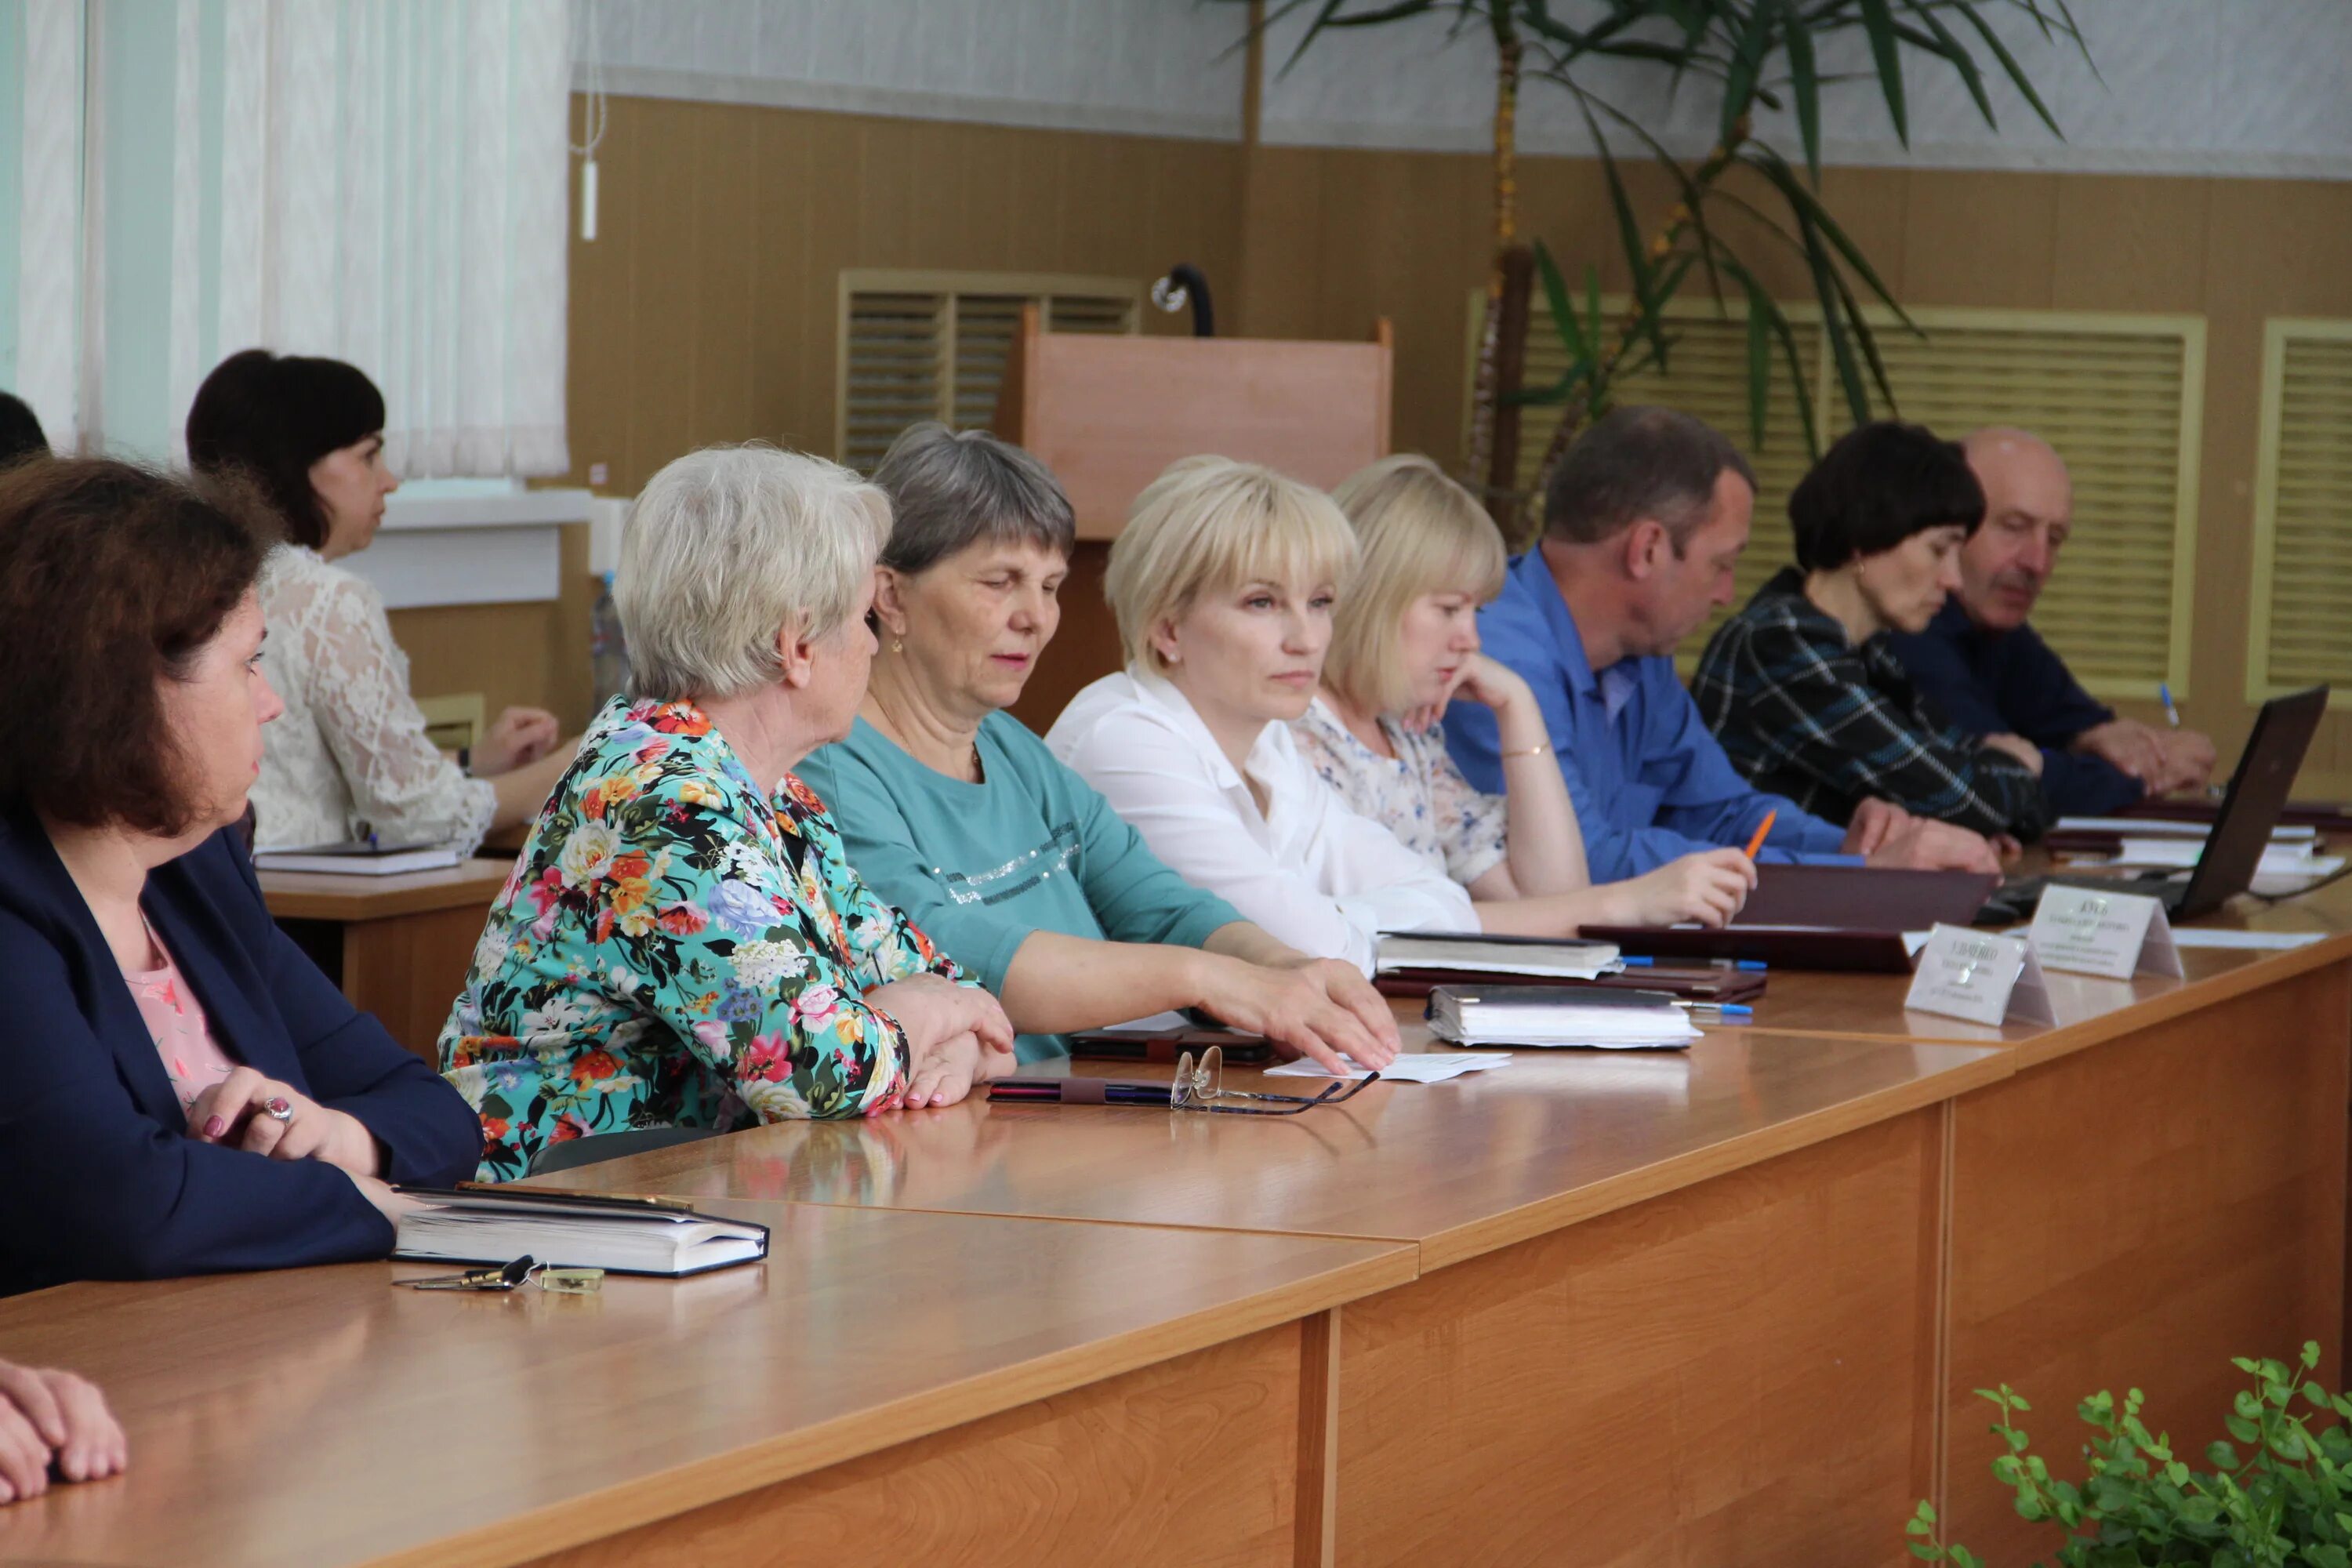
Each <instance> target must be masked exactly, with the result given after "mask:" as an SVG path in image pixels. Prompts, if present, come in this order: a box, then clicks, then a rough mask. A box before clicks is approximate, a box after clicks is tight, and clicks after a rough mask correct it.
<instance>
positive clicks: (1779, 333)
mask: <svg viewBox="0 0 2352 1568" xmlns="http://www.w3.org/2000/svg"><path fill="white" fill-rule="evenodd" d="M1723 269H1724V270H1725V271H1727V272H1728V273H1730V274H1731V275H1732V276H1733V277H1735V278H1737V279H1739V281H1740V282H1741V283H1742V284H1743V285H1745V286H1746V288H1747V290H1748V306H1749V309H1750V310H1751V311H1752V310H1754V308H1755V306H1756V304H1757V303H1758V302H1759V301H1761V303H1762V304H1763V307H1764V310H1765V314H1766V318H1767V321H1768V322H1769V325H1770V327H1771V329H1772V335H1773V336H1774V337H1775V338H1777V339H1778V340H1779V341H1780V357H1781V360H1782V362H1783V363H1786V364H1787V366H1788V367H1789V386H1790V390H1791V391H1792V392H1794V393H1795V394H1796V397H1795V399H1794V401H1795V403H1796V405H1797V419H1798V422H1799V424H1800V425H1801V426H1803V428H1804V432H1805V454H1806V456H1807V457H1809V458H1816V459H1818V458H1820V457H1821V454H1822V438H1821V432H1820V431H1819V430H1817V429H1816V428H1814V426H1813V389H1812V387H1811V385H1809V384H1807V382H1806V380H1805V362H1804V357H1803V356H1802V355H1801V354H1800V353H1798V352H1797V334H1796V332H1795V331H1794V330H1793V329H1791V328H1790V325H1789V318H1788V315H1787V313H1786V312H1785V311H1783V310H1781V309H1780V301H1779V300H1775V299H1773V298H1772V296H1771V293H1770V292H1769V290H1768V289H1765V287H1764V286H1763V284H1762V283H1760V282H1759V281H1758V279H1757V277H1756V275H1755V274H1754V273H1752V272H1750V271H1748V268H1746V267H1745V266H1743V265H1742V264H1741V263H1740V262H1739V261H1738V260H1737V259H1736V258H1731V257H1728V256H1727V257H1725V258H1724V260H1723ZM1758 445H1759V446H1760V445H1762V442H1761V441H1760V440H1759V443H1758ZM2008 1392H2009V1391H2008V1390H2007V1389H2003V1390H2002V1391H2001V1392H2000V1394H1994V1393H1992V1392H1991V1391H1990V1390H1989V1389H1982V1388H1980V1389H1978V1390H1977V1393H1978V1394H1979V1396H1980V1397H1982V1398H1985V1399H1990V1400H1991V1401H1992V1402H1993V1403H1994V1404H1996V1405H2000V1406H2001V1407H2002V1409H2003V1410H2004V1411H2006V1410H2007V1409H2008V1408H2009V1407H2010V1402H2009V1400H2008V1397H2007V1395H2008ZM2019 1403H2020V1404H2021V1403H2022V1402H2019ZM1993 1430H1994V1431H1996V1432H1997V1431H2000V1427H1998V1426H1996V1427H1994V1428H1993ZM2005 1457H2006V1456H2004V1458H2005Z"/></svg>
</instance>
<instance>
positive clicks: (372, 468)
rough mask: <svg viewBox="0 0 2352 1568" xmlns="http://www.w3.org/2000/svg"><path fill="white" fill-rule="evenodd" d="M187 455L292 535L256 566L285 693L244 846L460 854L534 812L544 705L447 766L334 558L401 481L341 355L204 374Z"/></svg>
mask: <svg viewBox="0 0 2352 1568" xmlns="http://www.w3.org/2000/svg"><path fill="white" fill-rule="evenodd" d="M188 457H189V460H190V461H191V462H192V463H193V464H194V466H195V467H196V468H199V469H203V470H207V471H213V470H221V469H235V470H237V471H239V472H241V473H243V474H244V475H245V476H246V477H247V479H251V480H252V481H253V482H254V483H255V484H256V485H257V486H258V487H259V488H260V489H261V491H262V493H263V494H264V496H266V497H267V498H268V500H269V502H270V503H271V504H272V505H273V506H274V507H275V508H276V509H277V510H278V514H279V516H280V518H281V519H282V520H283V521H284V523H285V525H286V532H287V538H288V542H287V543H285V544H283V545H281V546H279V547H278V549H276V550H274V551H273V552H271V553H270V558H269V562H268V565H267V566H266V567H265V568H264V569H263V572H262V577H261V609H262V616H263V618H264V619H265V621H266V622H267V623H268V628H269V640H268V644H267V645H266V647H265V648H264V651H263V654H262V662H263V665H264V667H265V668H267V670H268V676H269V680H270V684H271V685H273V686H275V687H276V688H277V689H278V695H279V696H280V697H282V698H283V699H284V700H285V702H286V713H285V716H284V718H282V719H281V720H279V721H278V722H277V723H276V724H273V725H271V726H270V728H269V733H268V745H267V747H266V749H265V752H264V753H263V757H262V763H261V776H260V778H259V780H258V781H257V782H256V784H254V787H253V795H252V799H253V808H254V827H255V843H256V844H257V846H258V847H261V848H265V849H274V848H287V847H299V846H304V845H311V844H326V843H334V842H338V841H341V840H345V839H351V838H354V837H360V836H362V834H365V833H367V832H371V831H373V833H374V834H375V835H376V837H378V838H379V839H381V840H383V842H385V843H388V844H389V843H401V844H417V843H434V844H455V845H457V846H458V847H461V848H464V849H467V850H471V849H472V848H473V847H475V846H476V845H478V844H479V843H480V842H481V839H482V836H483V835H484V834H485V833H487V832H489V831H490V830H491V829H493V828H498V827H505V826H511V825H513V824H516V823H520V822H525V821H528V820H529V819H530V817H531V816H533V815H534V814H536V813H537V811H538V810H539V807H540V804H541V802H542V801H544V800H545V799H546V798H547V793H548V791H549V789H550V788H551V786H552V785H553V784H554V783H555V780H556V777H557V776H558V775H559V774H560V773H562V771H563V765H564V763H565V762H566V761H567V760H568V758H569V755H570V752H571V748H569V747H565V746H559V745H558V744H557V734H558V731H557V724H556V721H555V715H553V714H552V713H549V712H546V711H545V710H541V709H537V708H509V709H507V710H505V711H504V712H502V713H500V714H499V716H498V718H497V720H496V721H493V722H492V723H491V724H490V725H489V727H488V729H487V730H486V731H484V732H483V734H482V737H481V739H480V741H479V742H477V743H476V744H475V745H474V747H473V748H472V750H471V752H470V754H468V753H467V752H460V753H459V754H458V755H457V758H455V759H454V760H453V759H452V758H450V757H449V756H447V755H446V754H445V753H443V752H441V751H440V750H439V749H438V748H436V746H435V745H434V744H433V742H432V741H431V740H430V739H428V738H427V737H426V735H425V715H424V714H423V713H421V712H420V711H418V710H417V707H416V703H415V700H414V699H413V698H412V697H411V696H410V695H409V690H408V658H407V656H406V655H404V654H403V653H402V652H401V650H400V645H399V644H397V643H395V642H394V641H393V637H392V626H391V623H390V622H389V621H387V620H386V619H385V617H384V610H383V597H382V596H381V595H378V594H377V592H376V591H375V589H374V588H373V587H371V586H370V585H369V584H367V583H366V582H364V581H363V580H362V579H361V578H359V577H357V576H355V575H353V574H352V573H351V572H349V571H347V570H345V569H344V568H342V567H341V566H338V565H336V564H334V563H336V562H337V561H339V560H341V558H343V557H344V556H347V555H351V554H353V553H355V552H359V551H362V550H364V549H366V548H367V547H368V545H369V543H370V542H372V541H373V539H374V537H375V531H376V527H377V525H378V524H380V523H381V522H383V503H384V498H385V497H387V496H389V495H391V494H392V492H393V491H394V490H395V489H398V488H399V484H400V481H399V480H397V479H394V478H393V476H392V473H391V470H390V469H389V468H386V467H385V466H384V462H383V394H382V393H381V392H379V391H377V390H376V386H375V384H374V383H373V382H372V381H370V380H369V379H368V378H367V376H366V374H364V373H362V372H361V371H360V370H358V369H356V368H355V367H353V366H352V365H348V364H345V363H342V362H341V361H340V360H331V359H308V358H302V357H299V356H297V355H292V354H287V355H278V354H272V353H268V351H267V350H263V349H247V350H246V351H245V352H244V353H237V354H232V355H230V356H229V357H228V358H227V359H226V360H223V361H222V362H221V363H220V364H219V365H218V366H217V367H216V368H215V370H214V371H213V373H212V374H211V375H209V376H207V377H205V384H204V385H203V386H201V387H199V388H198V389H197V391H196V398H195V402H194V405H192V406H191V407H190V408H189V410H188Z"/></svg>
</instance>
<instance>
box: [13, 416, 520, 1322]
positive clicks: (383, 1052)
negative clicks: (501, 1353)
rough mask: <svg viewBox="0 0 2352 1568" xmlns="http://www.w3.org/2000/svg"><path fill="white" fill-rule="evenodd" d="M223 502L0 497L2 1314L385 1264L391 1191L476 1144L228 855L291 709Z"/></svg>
mask: <svg viewBox="0 0 2352 1568" xmlns="http://www.w3.org/2000/svg"><path fill="white" fill-rule="evenodd" d="M267 530H268V524H267V522H266V521H265V520H263V519H261V518H259V517H257V514H256V507H255V503H253V502H252V501H251V500H248V499H247V498H246V497H245V496H244V495H243V494H242V492H241V491H240V490H238V489H236V487H234V486H215V487H207V488H205V489H198V488H194V487H191V486H189V485H185V484H183V483H180V482H179V481H176V480H173V479H165V478H163V477H162V476H160V475H156V474H152V473H148V472H146V471H144V470H142V469H139V468H131V467H129V466H127V465H124V464H121V463H114V462H107V461H103V460H100V459H96V458H70V459H68V458H59V459H57V460H54V461H50V462H45V463H36V464H26V465H23V466H21V467H19V468H14V469H11V470H9V471H8V472H7V473H5V475H0V703H5V705H6V707H7V710H8V711H9V712H10V713H12V714H13V715H15V716H16V719H17V720H18V721H20V722H22V723H23V724H25V725H26V731H25V733H26V734H27V735H32V736H39V737H41V740H40V741H39V742H38V743H37V744H36V743H27V744H25V745H22V746H16V747H11V748H7V749H6V750H5V752H0V973H6V974H7V975H8V976H9V984H10V1002H11V1011H12V1014H13V1016H12V1019H11V1024H12V1026H13V1028H14V1030H15V1035H16V1040H17V1041H18V1042H19V1044H18V1047H17V1048H16V1050H15V1051H14V1052H13V1054H12V1070H11V1081H10V1084H9V1089H10V1092H9V1093H8V1094H7V1095H6V1096H5V1097H0V1236H5V1237H7V1246H6V1247H5V1249H0V1295H5V1294H8V1293H10V1292H12V1291H15V1290H22V1289H35V1288H37V1287H39V1286H44V1285H51V1284H57V1283H60V1282H62V1281H65V1280H69V1279H153V1278H159V1277H166V1276H172V1275H181V1274H196V1273H205V1272H210V1271H214V1270H221V1269H237V1268H284V1267H292V1266H295V1265H300V1264H311V1263H333V1262H343V1261H348V1260H351V1259H355V1258H382V1257H383V1256H384V1255H385V1254H387V1253H389V1252H390V1251H391V1250H392V1247H393V1239H394V1233H393V1226H392V1225H391V1224H390V1223H389V1222H390V1221H391V1220H392V1219H393V1218H394V1217H396V1216H397V1215H398V1214H399V1213H400V1212H401V1210H402V1209H403V1207H404V1200H403V1199H400V1198H398V1197H395V1196H394V1194H393V1193H392V1191H391V1189H390V1187H389V1186H388V1185H386V1183H387V1181H401V1182H417V1183H425V1184H439V1183H446V1182H448V1181H451V1180H453V1179H455V1178H457V1177H458V1176H461V1175H463V1174H465V1173H466V1172H467V1170H469V1169H470V1168H471V1167H472V1166H473V1163H474V1162H475V1159H476V1157H477V1155H478V1152H479V1151H480V1147H481V1131H480V1129H479V1126H478V1124H477V1123H476V1121H475V1120H474V1118H473V1116H472V1115H471V1114H470V1113H469V1112H468V1111H467V1109H466V1104H465V1101H464V1100H460V1099H459V1098H458V1097H457V1094H456V1093H455V1092H454V1091H453V1090H451V1089H450V1088H449V1086H448V1085H447V1084H445V1083H443V1082H442V1081H441V1080H440V1079H437V1078H436V1077H435V1076H434V1075H433V1073H432V1071H431V1070H430V1069H429V1068H426V1067H425V1064H424V1063H423V1062H422V1061H420V1060H418V1059H417V1058H416V1057H415V1056H414V1055H413V1054H411V1053H410V1052H408V1051H406V1050H404V1049H403V1048H402V1047H400V1046H399V1045H398V1044H396V1043H395V1042H394V1040H393V1039H392V1037H390V1036H389V1035H387V1034H385V1033H384V1030H383V1026H382V1025H381V1024H378V1023H377V1022H376V1021H375V1020H374V1019H373V1018H372V1017H370V1016H367V1015H365V1014H363V1013H360V1012H357V1011H355V1010H354V1009H353V1008H352V1005H351V1004H350V1003H349V1002H348V1001H346V1000H345V999H344V998H343V995H342V994H341V992H340V991H339V990H337V989H336V988H335V986H334V985H333V984H331V983H330V982H329V981H328V979H327V977H326V976H325V975H323V974H321V973H319V971H318V969H317V967H316V966H315V965H313V964H312V963H310V959H308V958H307V957H305V956H304V955H303V953H302V952H301V951H300V950H299V948H297V947H296V946H295V945H294V943H293V942H292V940H291V939H289V937H288V936H287V935H286V934H285V933H284V932H283V931H279V930H278V926H277V924H276V922H274V921H272V920H271V919H270V916H269V910H268V908H267V907H266V906H265V905H264V904H263V902H262V898H261V889H260V887H259V886H258V884H257V882H256V881H255V879H254V874H253V865H252V862H251V860H250V859H249V858H247V855H246V852H245V847H244V844H243V842H242V839H241V837H240V835H239V833H238V830H237V828H236V823H237V821H238V819H239V818H240V817H241V816H243V815H244V812H245V803H246V794H247V791H248V790H250V789H251V788H252V786H253V781H254V778H255V775H256V774H257V772H258V771H259V768H260V763H261V731H262V727H263V726H264V725H265V724H267V723H268V722H269V721H271V720H273V719H275V718H276V717H277V716H278V709H279V704H278V695H277V693H276V692H274V691H273V690H271V689H270V685H269V681H268V678H267V677H265V676H264V675H263V674H262V673H261V669H260V653H261V643H262V636H263V630H264V628H263V626H262V617H261V609H260V605H259V604H258V602H257V597H256V594H255V587H254V584H255V581H256V578H257V575H258V574H259V572H260V569H261V562H262V552H263V550H264V548H265V545H264V542H263V541H264V539H265V538H266V537H267Z"/></svg>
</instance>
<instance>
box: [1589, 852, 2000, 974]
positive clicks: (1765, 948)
mask: <svg viewBox="0 0 2352 1568" xmlns="http://www.w3.org/2000/svg"><path fill="white" fill-rule="evenodd" d="M1999 886H2000V878H1999V877H1997V876H1995V875H1993V874H1992V873H1990V872H1980V871H1880V870H1874V869H1871V868H1867V867H1861V866H1759V867H1758V868H1757V870H1756V890H1755V891H1754V892H1752V893H1750V894H1748V902H1747V904H1746V906H1745V907H1743V908H1742V909H1741V910H1740V911H1739V913H1738V916H1736V917H1735V918H1734V919H1733V921H1732V922H1731V923H1730V924H1729V925H1727V926H1726V927H1724V928H1723V929H1722V930H1720V931H1706V930H1703V929H1701V928H1699V927H1696V926H1690V927H1683V926H1675V927H1669V928H1665V929H1657V928H1644V927H1641V926H1588V927H1586V928H1585V931H1584V934H1585V935H1586V936H1587V937H1590V938H1592V939H1593V940H1595V941H1599V942H1615V943H1616V944H1617V945H1618V947H1619V948H1620V949H1621V950H1622V951H1623V952H1629V953H1636V954H1647V955H1649V956H1651V957H1654V958H1755V959H1761V960H1763V961H1764V962H1765V963H1769V964H1772V965H1774V966H1775V967H1777V968H1781V969H1834V970H1861V971H1864V972H1875V973H1891V974H1907V973H1910V970H1911V954H1910V951H1909V949H1907V948H1906V946H1905V945H1904V942H1903V933H1904V932H1905V931H1926V930H1927V928H1928V927H1930V926H1933V925H1937V924H1942V925H1958V926H1964V925H1967V924H1969V922H1970V921H1973V920H1975V919H1976V913H1977V910H1979V909H1981V908H1983V907H1984V901H1985V900H1986V898H1987V897H1988V896H1989V895H1990V893H1991V892H1992V890H1993V889H1995V888H1996V887H1999Z"/></svg>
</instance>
